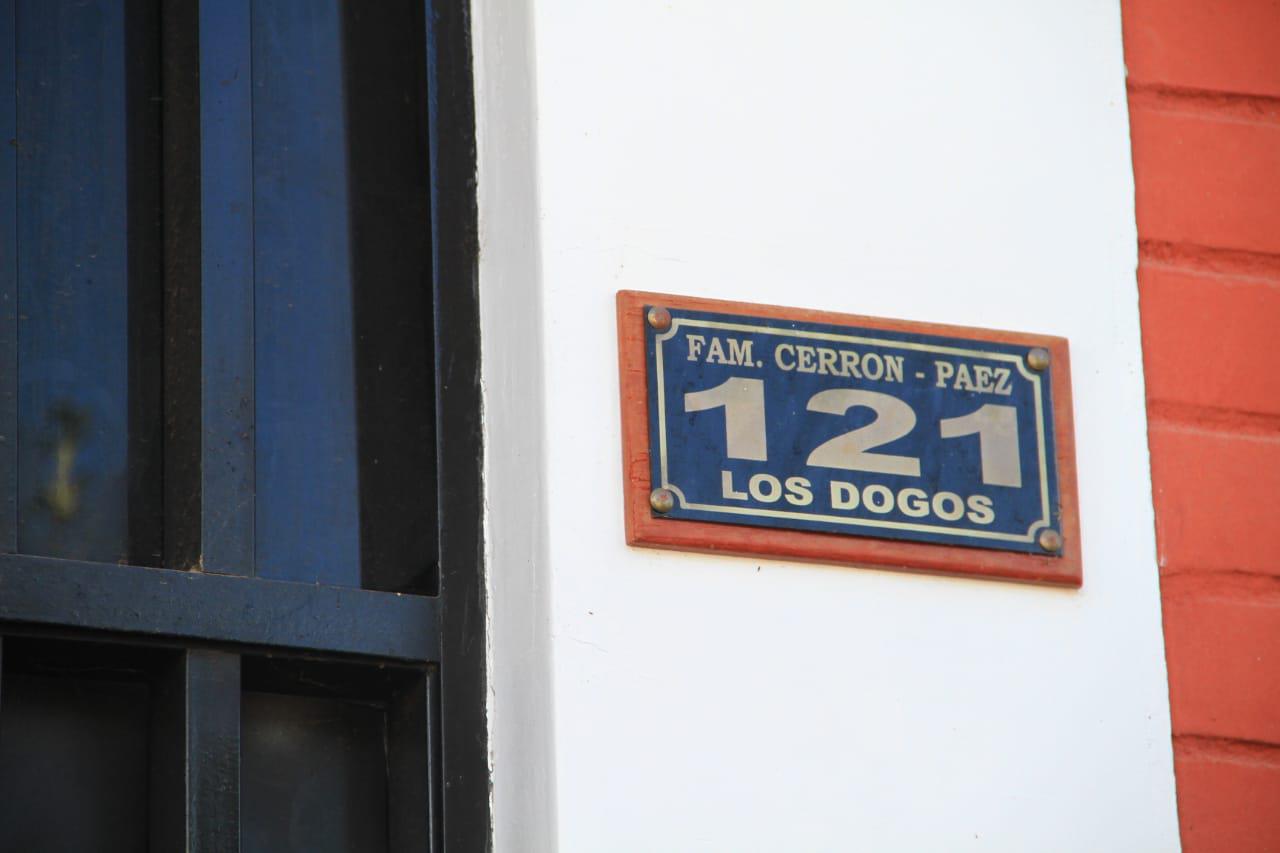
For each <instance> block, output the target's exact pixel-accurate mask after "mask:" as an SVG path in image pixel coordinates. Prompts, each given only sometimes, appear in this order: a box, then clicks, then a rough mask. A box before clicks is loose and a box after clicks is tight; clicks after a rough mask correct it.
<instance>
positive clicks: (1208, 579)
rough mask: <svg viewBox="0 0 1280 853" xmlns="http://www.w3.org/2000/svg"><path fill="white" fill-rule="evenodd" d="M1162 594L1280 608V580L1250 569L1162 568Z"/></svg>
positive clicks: (1180, 597) (1167, 597)
mask: <svg viewBox="0 0 1280 853" xmlns="http://www.w3.org/2000/svg"><path fill="white" fill-rule="evenodd" d="M1157 511H1158V510H1157ZM1160 594H1161V596H1163V597H1164V598H1166V599H1169V600H1175V601H1184V600H1188V599H1193V598H1195V599H1204V598H1211V599H1215V600H1218V601H1233V602H1237V603H1240V604H1249V605H1256V606H1259V607H1275V606H1277V605H1280V577H1277V576H1275V575H1271V574H1267V573H1265V572H1259V571H1255V570H1249V569H1195V568H1189V569H1174V570H1169V569H1166V568H1164V567H1163V566H1161V569H1160Z"/></svg>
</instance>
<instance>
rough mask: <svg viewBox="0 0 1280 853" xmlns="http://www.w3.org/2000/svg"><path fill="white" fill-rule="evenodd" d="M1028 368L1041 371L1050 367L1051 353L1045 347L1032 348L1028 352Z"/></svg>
mask: <svg viewBox="0 0 1280 853" xmlns="http://www.w3.org/2000/svg"><path fill="white" fill-rule="evenodd" d="M1027 367H1030V368H1031V369H1032V370H1035V371H1037V372H1038V371H1041V370H1045V369H1047V368H1048V367H1049V351H1048V350H1047V349H1045V348H1044V347H1032V348H1031V349H1029V350H1027Z"/></svg>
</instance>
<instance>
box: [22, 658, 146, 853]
mask: <svg viewBox="0 0 1280 853" xmlns="http://www.w3.org/2000/svg"><path fill="white" fill-rule="evenodd" d="M6 669H7V667H6ZM3 687H4V693H3V699H4V701H3V704H2V705H0V850H13V851H19V850H21V851H36V850H39V851H49V853H63V851H65V853H82V851H85V850H94V851H102V853H117V851H119V853H126V851H128V853H142V851H145V850H146V849H147V808H148V807H147V800H148V782H147V774H148V767H147V739H148V723H149V714H150V699H149V690H148V688H147V685H146V684H145V683H130V682H119V681H105V680H96V679H94V680H90V679H85V678H72V677H44V676H35V675H28V674H16V673H13V672H12V671H7V672H6V673H5V676H4V685H3Z"/></svg>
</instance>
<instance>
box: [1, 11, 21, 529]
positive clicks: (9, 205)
mask: <svg viewBox="0 0 1280 853" xmlns="http://www.w3.org/2000/svg"><path fill="white" fill-rule="evenodd" d="M16 13H17V9H16V0H0V552H4V553H11V552H13V551H15V550H17V547H18V501H17V498H18V246H17V241H18V190H17V183H18V146H17V138H18V128H17V119H18V117H17V103H16V101H15V98H16V96H17V84H18V80H17V76H18V57H17V43H16V41H15V35H16V28H17V18H16Z"/></svg>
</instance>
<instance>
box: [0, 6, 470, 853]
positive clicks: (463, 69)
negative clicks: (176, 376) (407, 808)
mask: <svg viewBox="0 0 1280 853" xmlns="http://www.w3.org/2000/svg"><path fill="white" fill-rule="evenodd" d="M426 3H427V15H428V22H427V62H428V95H429V111H430V116H429V127H430V131H429V132H430V166H431V221H432V244H433V261H432V262H433V279H434V282H433V288H434V302H435V347H436V353H435V355H436V376H435V381H436V400H435V404H436V420H437V438H436V441H437V448H436V449H437V466H438V468H437V471H438V498H439V501H438V507H439V510H438V515H437V522H438V525H439V539H438V543H439V544H438V557H439V567H440V589H439V595H438V596H435V597H426V596H416V595H388V594H381V593H375V592H367V591H364V590H360V589H353V588H337V587H327V586H313V585H309V584H293V583H283V582H273V581H265V580H262V579H251V578H245V577H238V576H235V575H230V574H213V573H202V572H180V571H174V570H169V569H152V568H142V567H136V566H125V565H116V564H109V563H94V562H84V561H74V560H61V559H52V558H45V557H32V556H25V555H18V554H13V553H0V627H6V626H7V628H6V629H7V630H13V631H15V632H17V633H23V634H38V635H53V636H64V637H71V638H79V639H86V638H88V639H96V640H108V639H110V640H116V641H119V640H123V641H125V642H150V641H157V642H158V643H159V644H161V645H167V646H170V647H174V646H181V647H183V648H185V649H187V651H186V652H185V657H184V658H183V664H182V671H181V672H178V673H175V674H174V678H176V679H178V682H181V683H188V684H189V686H188V688H187V689H188V691H189V692H188V694H187V695H188V697H196V698H198V697H199V696H200V695H202V692H203V693H204V694H208V693H209V692H210V690H211V689H213V688H210V687H209V685H210V684H214V683H215V682H217V680H218V678H223V677H224V676H226V675H227V673H228V672H230V671H231V670H232V669H233V670H234V671H235V672H237V673H238V667H239V664H238V661H237V662H236V663H235V666H234V667H231V669H228V668H227V666H226V665H225V664H226V661H224V660H223V659H222V658H223V655H222V653H221V652H219V651H216V650H213V649H211V648H209V647H210V646H211V645H212V644H217V645H218V646H227V645H229V644H230V645H232V646H233V647H235V648H236V649H238V650H241V651H243V652H245V653H247V654H252V653H254V652H255V651H264V650H265V651H270V650H272V649H278V650H282V651H283V650H290V649H292V650H296V651H306V650H311V649H324V650H325V653H326V654H338V655H341V656H350V657H351V658H352V659H357V660H358V659H361V658H364V659H382V660H402V661H409V662H422V661H434V662H438V664H439V666H438V673H439V676H438V689H439V703H440V711H439V727H440V728H439V730H440V746H439V748H440V750H441V752H442V755H441V756H440V758H441V766H442V780H443V784H442V786H441V792H440V793H441V795H442V799H443V808H442V813H443V819H442V836H443V849H445V850H448V851H450V853H465V851H486V850H489V849H491V846H492V815H491V811H490V778H489V755H488V753H489V744H488V729H487V716H486V697H487V686H486V685H487V672H486V643H487V638H486V636H485V623H486V617H485V612H486V608H487V602H486V600H485V596H484V565H483V561H484V540H483V517H482V512H483V500H482V498H483V483H482V471H483V451H484V447H483V436H482V424H481V414H480V413H481V385H480V315H479V293H478V268H477V264H478V251H479V243H478V233H477V232H478V218H477V200H476V132H475V103H474V88H473V74H472V51H471V24H470V11H469V5H468V3H467V2H466V0H426ZM0 261H4V262H7V260H6V259H5V258H3V257H0ZM10 307H11V306H10ZM15 339H16V316H15V315H14V313H13V312H12V311H11V310H6V306H0V358H6V357H7V356H8V355H9V348H10V347H11V346H12V345H13V342H14V340H15ZM8 373H9V371H8V370H3V369H0V374H4V375H3V376H0V431H3V432H6V433H7V432H9V431H10V430H9V427H10V421H11V420H13V419H14V417H15V412H16V400H15V397H16V395H15V394H14V391H15V390H16V389H14V388H12V387H10V383H9V382H7V381H5V380H6V378H7V377H8ZM0 450H3V451H4V453H5V454H6V455H7V454H10V453H13V452H14V445H13V444H12V443H9V444H8V446H0ZM3 461H4V460H0V462H3ZM15 479H16V477H15V472H14V471H13V468H12V466H10V465H7V464H0V495H2V496H3V498H0V513H2V514H3V515H4V516H5V517H4V518H0V534H3V535H0V551H13V550H15V545H16V542H15V541H10V538H11V535H12V533H13V531H12V525H10V524H7V523H5V522H7V521H8V520H10V519H9V516H10V514H11V512H12V511H13V509H14V507H13V504H12V503H11V502H10V497H9V496H11V495H14V494H15V493H16V483H15V482H14V481H15ZM268 592H269V594H264V593H268ZM140 605H141V606H140ZM299 614H302V617H301V618H300V617H299ZM232 657H234V656H232ZM211 679H212V680H211ZM432 680H434V679H432ZM217 689H221V690H225V689H226V686H225V685H222V686H221V687H218V688H217ZM427 689H428V690H431V689H432V687H431V686H428V688H427ZM428 701H429V699H428ZM204 707H206V708H207V707H209V706H204ZM214 724H215V727H216V725H218V724H226V721H216V720H215V721H214ZM198 737H200V732H199V731H195V730H189V731H188V732H187V733H186V738H187V742H188V747H187V748H188V749H191V748H192V740H191V739H192V738H198ZM236 749H238V733H237V741H236ZM212 781H213V780H210V782H211V783H212ZM197 793H198V791H197ZM422 808H423V809H424V810H427V809H429V810H431V811H434V808H432V807H431V806H430V804H429V802H422ZM433 819H434V818H433ZM212 841H213V839H211V842H212ZM225 841H226V839H225V838H223V839H219V840H218V842H217V843H215V844H214V845H213V846H212V847H211V848H209V849H229V848H226V847H224V846H221V845H223V844H225Z"/></svg>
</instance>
